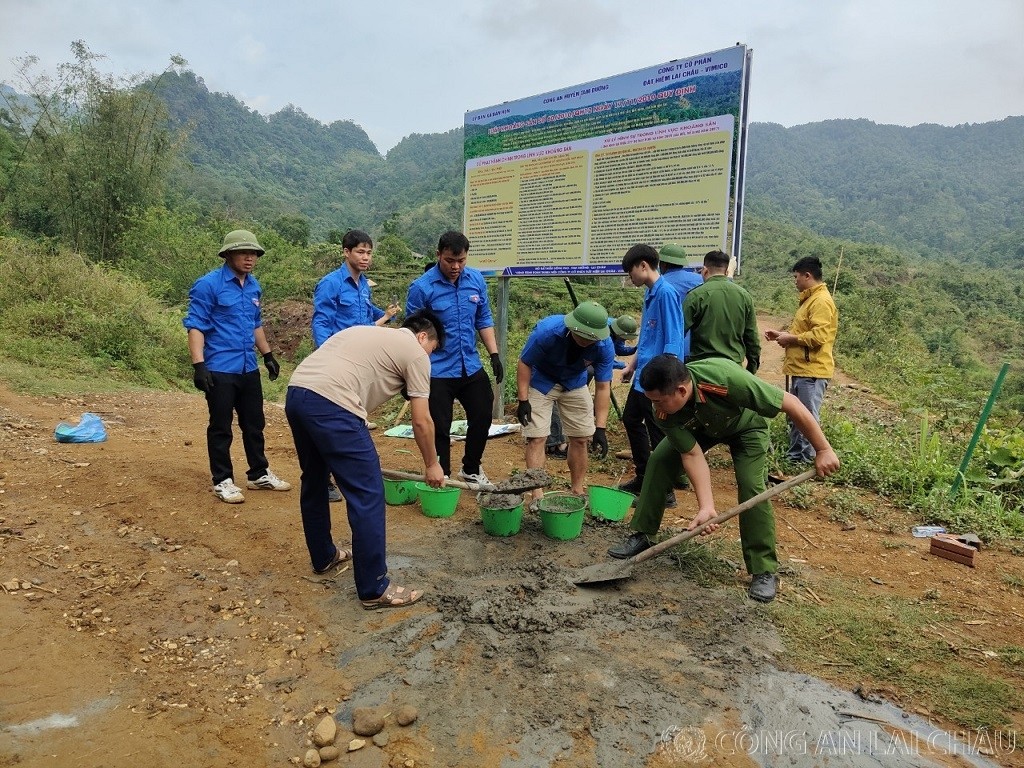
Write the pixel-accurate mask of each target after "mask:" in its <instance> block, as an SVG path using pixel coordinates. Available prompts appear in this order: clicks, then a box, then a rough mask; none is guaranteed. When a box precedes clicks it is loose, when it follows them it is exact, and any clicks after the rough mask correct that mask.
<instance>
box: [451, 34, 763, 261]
mask: <svg viewBox="0 0 1024 768" xmlns="http://www.w3.org/2000/svg"><path fill="white" fill-rule="evenodd" d="M749 61H750V52H749V51H748V50H747V48H746V46H743V45H738V46H736V47H734V48H727V49H725V50H722V51H715V52H712V53H706V54H701V55H699V56H692V57H689V58H686V59H680V60H677V61H672V62H669V63H667V64H662V65H659V66H655V67H649V68H647V69H642V70H638V71H636V72H630V73H628V74H624V75H617V76H615V77H610V78H607V79H605V80H595V81H593V82H590V83H585V84H583V85H577V86H573V87H571V88H566V89H564V90H561V91H552V92H551V93H545V94H541V95H540V96H533V97H530V98H527V99H522V100H520V101H514V102H508V103H505V104H501V105H499V106H494V107H488V108H486V109H479V110H475V111H473V112H467V113H466V121H465V153H466V208H465V221H464V231H465V233H466V236H467V237H468V238H469V241H470V243H472V248H471V250H470V256H469V258H470V260H471V262H472V263H473V266H475V267H477V268H479V269H482V270H484V271H487V272H495V273H500V274H503V275H568V274H605V273H616V272H620V271H621V270H620V267H619V265H620V263H621V260H622V256H623V254H625V252H626V250H627V249H628V248H629V247H630V246H632V245H634V244H636V243H648V244H650V245H654V246H661V245H663V244H664V243H667V242H674V243H679V244H681V245H682V246H683V247H684V248H685V249H686V251H687V253H688V254H691V255H692V257H693V259H692V260H693V263H694V264H697V263H700V261H701V260H702V259H703V256H704V254H705V253H706V252H707V251H709V250H712V249H715V248H726V247H727V246H729V245H730V243H729V240H728V239H729V235H730V233H732V234H733V235H734V238H733V239H734V240H735V231H732V232H731V230H730V222H732V223H733V224H735V221H736V217H731V216H730V206H731V205H732V206H733V209H732V210H733V211H734V212H738V210H737V208H736V206H738V203H739V202H740V198H741V194H740V189H741V187H740V182H741V180H742V159H743V151H742V146H743V141H742V137H743V136H744V134H745V128H746V126H745V114H744V111H745V110H744V107H745V104H746V90H747V84H748V76H747V73H748V70H749ZM731 245H732V246H733V247H734V248H735V246H736V243H735V242H733V243H732V244H731Z"/></svg>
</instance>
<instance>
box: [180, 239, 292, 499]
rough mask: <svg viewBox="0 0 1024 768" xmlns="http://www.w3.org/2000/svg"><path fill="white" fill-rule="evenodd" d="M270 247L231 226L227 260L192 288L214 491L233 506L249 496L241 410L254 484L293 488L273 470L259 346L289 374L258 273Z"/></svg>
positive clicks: (269, 362) (271, 365) (192, 329)
mask: <svg viewBox="0 0 1024 768" xmlns="http://www.w3.org/2000/svg"><path fill="white" fill-rule="evenodd" d="M263 253H264V250H263V248H262V247H261V246H260V244H259V243H258V242H257V240H256V236H255V235H254V234H253V233H252V232H249V231H247V230H244V229H236V230H235V231H233V232H228V233H227V234H226V235H225V236H224V243H223V245H222V246H221V249H220V254H219V255H220V257H221V258H222V259H224V264H223V266H221V267H220V268H218V269H215V270H213V271H212V272H210V273H209V274H206V275H204V276H203V277H200V278H199V279H198V280H196V282H195V284H194V285H193V286H192V290H191V291H189V294H188V300H189V306H188V314H186V315H185V319H184V320H183V321H182V323H183V325H184V326H185V328H186V329H188V350H189V354H190V355H191V357H192V368H193V369H194V374H193V377H192V381H193V383H194V384H195V386H196V388H197V389H201V390H202V391H203V392H205V393H206V404H207V406H208V407H209V409H210V424H209V426H208V427H207V429H206V448H207V452H208V453H209V456H210V474H211V475H212V478H213V493H214V495H216V497H217V498H218V499H220V500H221V501H224V502H227V503H228V504H241V503H242V502H243V501H245V496H243V495H242V490H241V489H240V488H239V487H238V486H237V485H235V482H234V479H233V477H234V472H233V470H232V467H231V421H232V417H233V414H234V413H235V412H237V413H238V427H239V429H240V430H241V431H242V445H243V446H244V448H245V458H246V460H247V461H248V463H249V471H248V472H247V473H246V476H247V482H246V487H248V488H250V489H257V490H271V491H287V490H289V489H290V488H291V485H290V484H289V483H287V482H285V481H284V480H281V479H280V478H279V477H277V476H276V475H275V474H274V473H273V472H271V471H270V463H269V462H268V461H267V455H266V453H265V451H264V442H263V428H264V426H265V425H266V420H265V417H264V415H263V385H262V383H261V382H260V371H259V367H258V366H257V364H256V354H255V353H254V352H253V347H255V348H256V349H257V350H258V351H259V352H260V354H261V355H263V363H264V365H265V366H266V367H267V372H268V373H269V374H270V380H271V381H274V380H275V379H276V378H277V377H278V375H279V374H280V373H281V366H280V365H279V364H278V362H277V360H275V359H274V355H273V354H272V353H271V351H270V344H269V343H268V342H267V337H266V334H265V333H264V332H263V320H262V318H261V316H260V299H261V297H262V295H263V290H262V289H261V288H260V284H259V283H258V282H257V281H256V278H255V277H254V276H253V274H252V271H253V268H254V267H255V266H256V260H257V259H259V257H260V256H262V255H263Z"/></svg>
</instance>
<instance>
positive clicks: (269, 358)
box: [263, 352, 281, 381]
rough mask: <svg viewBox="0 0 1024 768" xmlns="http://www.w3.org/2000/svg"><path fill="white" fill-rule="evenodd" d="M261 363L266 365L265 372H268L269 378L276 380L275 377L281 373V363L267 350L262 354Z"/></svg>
mask: <svg viewBox="0 0 1024 768" xmlns="http://www.w3.org/2000/svg"><path fill="white" fill-rule="evenodd" d="M263 364H264V365H265V366H267V373H269V374H270V380H271V381H276V380H277V377H278V376H280V375H281V364H280V363H279V362H277V360H275V359H274V353H273V352H267V354H265V355H264V356H263Z"/></svg>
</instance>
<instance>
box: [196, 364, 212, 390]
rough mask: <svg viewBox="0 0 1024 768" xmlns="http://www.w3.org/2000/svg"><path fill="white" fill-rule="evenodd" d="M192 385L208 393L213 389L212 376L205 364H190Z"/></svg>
mask: <svg viewBox="0 0 1024 768" xmlns="http://www.w3.org/2000/svg"><path fill="white" fill-rule="evenodd" d="M192 371H193V372H192V383H193V384H195V386H196V389H201V390H202V391H203V392H209V391H210V390H211V389H213V374H212V373H210V370H209V369H208V368H207V367H206V363H192Z"/></svg>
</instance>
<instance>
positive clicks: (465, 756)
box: [339, 534, 777, 767]
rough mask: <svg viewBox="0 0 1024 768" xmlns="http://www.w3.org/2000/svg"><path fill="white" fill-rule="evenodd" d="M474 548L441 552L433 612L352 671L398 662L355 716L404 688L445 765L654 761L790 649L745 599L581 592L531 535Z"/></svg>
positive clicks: (380, 633) (382, 634) (394, 634)
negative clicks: (376, 659) (378, 659)
mask: <svg viewBox="0 0 1024 768" xmlns="http://www.w3.org/2000/svg"><path fill="white" fill-rule="evenodd" d="M465 538H466V537H465V535H464V534H460V535H459V536H457V537H453V539H452V540H451V541H450V542H449V543H448V546H442V547H439V548H438V561H437V562H436V563H434V564H433V567H431V568H430V571H431V573H432V575H433V577H434V582H435V584H436V588H435V589H433V590H432V593H433V597H432V599H431V603H432V604H433V606H434V607H435V609H436V611H434V612H431V613H427V614H423V613H417V614H415V615H414V616H412V617H410V618H408V619H406V620H402V621H400V622H394V621H391V622H388V623H386V624H383V625H382V626H381V627H380V629H379V630H377V631H373V632H371V633H370V637H368V638H367V641H366V643H365V644H363V645H362V646H359V647H357V648H354V649H351V650H349V651H348V652H347V653H346V654H345V657H346V658H343V659H339V663H340V664H341V665H342V666H346V665H348V669H347V671H348V672H349V673H350V674H352V675H353V676H354V677H357V678H358V677H359V675H360V671H361V670H362V671H363V672H365V669H362V668H361V666H360V664H359V662H358V660H359V659H366V658H367V657H368V656H369V655H371V654H377V655H383V656H384V657H386V658H387V659H388V660H389V661H390V667H389V668H388V669H385V670H382V671H381V673H380V674H375V675H372V676H369V677H367V679H365V680H362V681H359V680H356V681H355V682H357V691H358V697H355V698H354V699H353V701H352V702H350V704H351V706H353V707H354V706H361V705H366V704H379V703H380V702H381V701H386V700H388V698H389V697H391V698H392V699H393V698H394V695H395V692H396V691H400V692H401V696H402V697H403V699H404V700H406V701H409V702H410V703H412V704H414V705H415V706H417V708H418V709H419V711H420V713H421V718H422V722H423V724H424V728H423V731H422V733H421V735H423V736H426V737H429V739H430V746H431V749H432V750H434V751H433V755H434V759H435V760H437V761H438V762H437V763H436V764H438V765H442V764H493V765H499V764H500V765H502V766H506V767H513V766H531V767H532V766H539V765H549V764H552V763H560V764H566V765H575V764H580V765H583V764H588V765H592V764H599V765H615V764H623V765H625V764H629V765H635V764H641V763H643V762H644V761H645V760H646V758H647V756H650V755H651V754H653V753H654V752H655V751H656V749H658V745H659V744H660V743H662V742H663V741H664V738H665V734H671V733H674V731H673V729H679V728H683V727H687V726H691V725H695V724H697V723H700V722H702V721H703V720H704V718H705V716H706V715H707V714H708V713H709V712H710V711H713V710H714V709H716V708H720V707H721V706H722V701H721V697H719V696H718V695H717V694H716V691H727V690H731V689H734V688H735V687H736V686H737V685H738V684H739V680H740V679H741V678H742V675H743V674H745V673H748V672H749V671H750V670H752V669H754V668H758V667H760V666H762V665H763V664H764V662H765V660H766V659H769V658H773V657H774V653H775V652H776V650H777V648H776V647H775V646H774V645H773V642H772V638H773V635H772V634H771V633H770V632H768V633H762V631H761V630H762V629H763V626H762V622H761V621H760V620H759V619H756V618H755V620H751V619H752V618H753V617H752V615H751V612H750V609H749V607H748V606H746V605H745V604H743V603H738V602H737V601H736V600H735V599H734V598H732V597H729V598H727V599H723V595H722V594H716V593H714V592H711V591H709V590H702V589H700V588H699V587H696V586H694V585H687V584H682V585H680V584H673V589H674V590H678V591H681V592H682V593H686V594H687V598H686V604H683V603H681V602H680V597H681V595H680V594H676V595H673V596H668V597H666V596H665V595H664V594H661V589H660V588H659V586H658V583H657V582H651V583H648V584H647V585H646V588H639V587H637V588H634V589H629V588H619V587H613V588H608V589H605V588H602V589H596V590H595V589H589V590H580V589H577V588H576V587H574V586H572V584H571V582H570V578H571V575H572V573H574V572H575V568H574V567H569V566H568V565H563V564H561V563H560V562H559V563H556V562H555V561H554V560H553V559H552V557H551V554H552V552H551V551H550V550H549V548H548V545H547V544H546V543H541V542H536V541H533V540H531V538H530V537H529V535H527V536H523V535H520V536H519V537H516V538H517V539H519V541H512V542H509V541H507V540H503V541H500V542H499V541H487V540H486V539H487V538H488V537H486V536H484V537H483V539H482V540H479V541H477V540H476V539H474V540H472V541H466V540H465ZM513 550H514V554H513ZM537 550H540V551H539V552H538V551H537ZM565 550H569V548H568V547H567V548H565ZM565 550H561V551H565ZM561 551H559V554H561ZM567 554H569V555H571V556H574V557H575V558H576V559H579V558H581V557H583V558H590V557H592V554H591V553H590V552H588V551H586V550H585V549H583V548H582V546H579V547H577V549H576V550H575V551H571V550H569V551H568V552H567ZM421 565H425V564H421ZM668 568H670V566H668ZM406 570H409V569H406ZM439 572H441V573H444V574H446V576H445V577H444V578H438V576H437V574H438V573H439ZM425 575H426V574H425V572H424V577H425ZM676 581H678V579H677V580H676ZM691 592H692V595H691V594H690V593H691ZM705 649H714V650H712V651H706V650H705ZM382 651H383V653H382ZM481 761H482V762H481ZM563 761H564V762H563Z"/></svg>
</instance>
